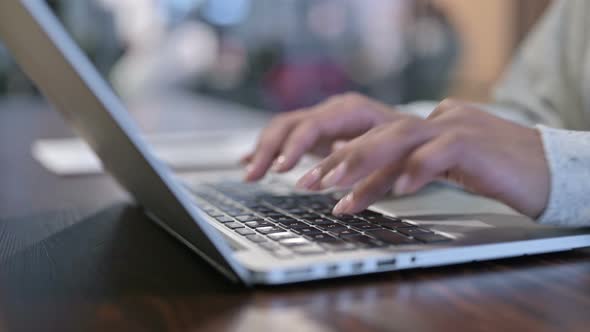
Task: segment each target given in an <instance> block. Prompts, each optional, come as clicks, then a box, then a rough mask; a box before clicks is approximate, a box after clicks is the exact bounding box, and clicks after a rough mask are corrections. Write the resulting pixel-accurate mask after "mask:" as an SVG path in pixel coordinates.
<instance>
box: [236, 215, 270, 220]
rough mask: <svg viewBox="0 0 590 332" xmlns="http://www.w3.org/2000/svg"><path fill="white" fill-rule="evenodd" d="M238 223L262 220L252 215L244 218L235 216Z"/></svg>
mask: <svg viewBox="0 0 590 332" xmlns="http://www.w3.org/2000/svg"><path fill="white" fill-rule="evenodd" d="M235 218H236V219H237V220H238V221H242V222H246V221H261V220H264V219H262V218H260V217H258V216H254V215H244V216H237V217H235Z"/></svg>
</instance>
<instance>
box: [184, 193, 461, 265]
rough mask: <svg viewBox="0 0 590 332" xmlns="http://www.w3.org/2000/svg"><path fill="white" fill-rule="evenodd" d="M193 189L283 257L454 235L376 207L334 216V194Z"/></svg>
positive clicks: (230, 224) (225, 220)
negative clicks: (385, 213)
mask: <svg viewBox="0 0 590 332" xmlns="http://www.w3.org/2000/svg"><path fill="white" fill-rule="evenodd" d="M189 189H190V190H191V192H192V193H193V194H194V196H195V199H196V201H197V202H198V204H199V207H200V208H201V209H203V211H204V212H205V213H207V214H208V215H209V216H211V217H212V218H214V219H215V220H217V221H218V222H219V223H222V224H223V225H224V226H225V227H227V228H229V229H232V230H233V231H235V232H236V233H237V234H239V235H241V236H243V237H245V238H246V239H248V240H249V241H251V242H253V243H256V244H257V245H259V246H260V247H261V248H263V249H265V250H267V251H269V252H270V253H272V254H273V255H275V256H276V257H280V258H288V257H292V256H293V255H314V254H323V253H325V252H327V251H335V252H338V251H346V250H355V249H358V248H384V247H391V246H393V247H395V246H403V245H410V244H424V243H428V244H430V243H436V242H443V241H450V240H451V239H450V238H448V237H446V236H444V235H442V234H439V233H436V232H433V231H432V230H429V229H426V228H423V227H419V226H417V225H415V224H412V223H411V222H408V221H405V220H402V219H399V218H394V217H390V216H385V215H383V214H380V213H377V212H374V211H369V210H365V211H363V212H360V213H358V214H354V215H345V216H334V215H332V213H331V212H332V208H333V206H334V204H336V202H337V200H336V199H335V198H333V197H332V196H331V195H330V194H290V195H286V196H285V195H277V194H273V193H271V192H269V191H268V190H265V189H264V187H262V186H260V185H258V184H255V183H254V184H251V183H242V182H222V183H212V184H202V185H199V186H197V187H192V188H189Z"/></svg>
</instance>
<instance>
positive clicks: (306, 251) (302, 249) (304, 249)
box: [292, 246, 325, 255]
mask: <svg viewBox="0 0 590 332" xmlns="http://www.w3.org/2000/svg"><path fill="white" fill-rule="evenodd" d="M292 250H293V252H295V253H296V254H300V255H317V254H322V253H324V252H325V250H324V249H322V248H321V247H319V246H299V247H293V248H292Z"/></svg>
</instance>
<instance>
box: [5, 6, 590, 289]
mask: <svg viewBox="0 0 590 332" xmlns="http://www.w3.org/2000/svg"><path fill="white" fill-rule="evenodd" d="M0 38H1V40H2V41H3V42H4V44H5V45H6V46H7V48H8V49H9V50H10V51H11V53H12V55H13V56H14V57H15V58H16V60H17V62H19V63H20V65H21V66H22V68H23V69H24V70H25V72H26V73H27V74H28V75H29V77H30V78H31V79H32V80H33V81H34V82H35V83H36V85H37V86H38V87H39V89H40V90H41V91H42V92H43V94H44V95H45V96H46V97H47V98H48V99H49V100H50V101H51V102H52V104H53V105H54V106H55V108H56V109H57V110H58V111H59V112H61V113H62V114H63V116H64V117H65V119H66V120H67V121H68V122H69V124H70V125H71V126H72V128H73V129H74V130H75V131H76V132H77V133H78V134H79V135H80V136H81V137H82V138H83V139H84V140H85V141H86V142H87V143H88V144H89V146H90V147H91V148H92V149H93V150H94V151H95V152H96V154H97V155H98V156H99V158H100V159H101V161H102V163H103V165H104V167H105V169H106V170H107V171H108V172H109V173H110V174H111V175H112V176H113V177H114V178H115V179H116V180H117V181H118V182H119V183H120V184H121V185H122V187H123V188H125V189H126V190H127V191H128V192H129V193H130V194H131V195H132V196H133V197H134V199H135V201H136V202H137V203H138V204H139V205H140V206H142V207H143V208H144V209H145V212H146V213H147V214H148V215H149V216H150V218H151V219H152V220H153V221H154V222H155V223H157V224H158V225H159V226H161V227H162V228H163V229H164V230H165V231H167V232H168V233H170V234H171V235H172V236H174V237H175V238H176V239H178V240H179V241H181V242H182V243H184V244H185V245H186V246H187V247H189V248H190V249H191V250H192V251H194V252H195V253H196V254H198V255H199V256H201V257H202V258H203V259H205V260H206V261H207V262H209V263H210V264H211V265H212V266H214V267H215V268H216V269H217V270H219V271H220V272H221V273H223V274H224V275H225V276H227V277H228V278H229V279H231V280H234V281H236V282H241V283H243V284H245V285H254V284H272V285H276V284H287V283H293V282H301V281H308V280H317V279H326V278H336V277H345V276H352V275H361V274H369V273H377V272H384V271H392V270H400V269H408V268H419V267H429V266H438V265H448V264H457V263H464V262H472V261H481V260H490V259H497V258H503V257H514V256H521V255H530V254H539V253H546V252H555V251H565V250H570V249H574V248H580V247H586V246H589V245H590V230H589V229H580V228H578V229H565V228H555V227H548V226H542V225H537V224H534V223H533V222H531V221H530V220H528V219H527V218H524V217H520V216H514V215H512V216H510V215H498V214H482V215H455V216H452V215H451V216H449V215H447V216H438V217H434V216H431V217H426V218H424V217H420V218H418V217H417V218H410V219H403V218H397V217H395V216H396V213H395V211H391V210H387V209H375V208H374V207H372V208H370V209H368V210H366V211H363V212H361V213H358V214H356V215H348V216H342V217H335V216H333V215H331V213H330V211H331V209H332V206H333V205H334V203H335V202H336V197H334V196H333V194H329V193H324V194H318V193H313V194H309V193H298V192H294V191H289V190H288V189H286V187H285V186H282V185H280V184H278V183H273V182H263V183H258V184H244V183H241V182H239V181H232V180H231V179H227V180H225V181H223V182H213V183H206V182H196V183H190V184H189V185H187V184H186V183H185V182H183V181H181V180H180V179H179V178H178V177H177V176H175V175H174V174H173V173H172V171H171V170H170V169H169V168H168V166H166V165H165V164H164V163H162V162H161V161H159V160H158V159H156V158H155V157H154V154H153V152H152V149H151V148H150V147H149V146H148V145H147V144H146V142H145V141H144V140H143V139H142V138H141V136H140V135H139V130H138V128H137V126H136V125H135V123H134V122H133V121H132V119H131V118H130V115H129V114H128V113H127V111H126V110H125V107H124V106H123V104H122V103H121V101H120V100H119V99H118V97H117V96H116V95H115V93H114V92H113V91H112V90H111V88H110V87H109V86H108V85H107V83H106V82H105V81H104V80H103V79H102V78H101V76H100V75H99V74H98V73H97V71H96V70H95V68H94V67H93V66H92V64H91V63H90V62H89V60H88V59H87V58H86V57H85V56H84V54H83V53H82V51H81V50H80V49H79V48H78V47H77V46H76V45H75V43H74V42H73V41H72V39H71V38H70V37H69V36H68V35H67V33H66V32H65V30H64V28H63V27H62V25H61V24H60V23H59V21H58V20H57V19H56V18H55V16H54V15H53V13H52V12H51V11H50V9H49V8H48V7H47V5H46V4H45V2H44V1H40V0H2V1H0Z"/></svg>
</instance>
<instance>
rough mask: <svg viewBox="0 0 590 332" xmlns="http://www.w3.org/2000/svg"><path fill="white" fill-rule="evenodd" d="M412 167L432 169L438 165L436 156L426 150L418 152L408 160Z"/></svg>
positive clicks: (424, 170)
mask: <svg viewBox="0 0 590 332" xmlns="http://www.w3.org/2000/svg"><path fill="white" fill-rule="evenodd" d="M408 164H409V166H410V168H412V169H414V170H420V171H422V172H428V171H432V170H433V169H434V168H435V167H436V158H435V157H434V156H433V155H428V154H426V153H425V152H417V153H416V154H414V156H412V157H411V159H410V160H409V161H408Z"/></svg>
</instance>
